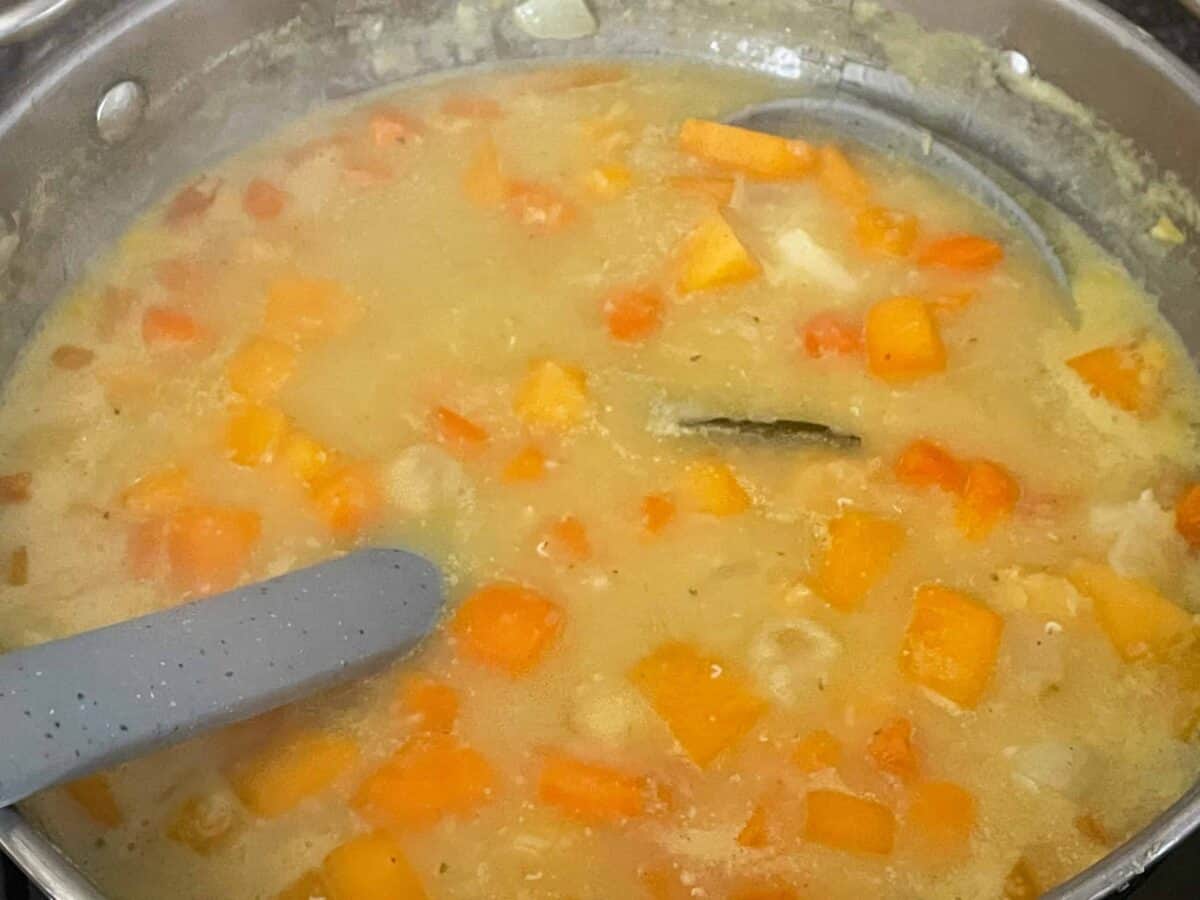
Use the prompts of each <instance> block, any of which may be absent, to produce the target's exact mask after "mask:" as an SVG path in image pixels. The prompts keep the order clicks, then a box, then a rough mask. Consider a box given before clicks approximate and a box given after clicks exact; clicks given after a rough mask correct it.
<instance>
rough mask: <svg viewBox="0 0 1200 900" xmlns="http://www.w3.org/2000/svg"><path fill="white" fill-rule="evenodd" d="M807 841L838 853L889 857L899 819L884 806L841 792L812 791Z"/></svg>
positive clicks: (808, 811)
mask: <svg viewBox="0 0 1200 900" xmlns="http://www.w3.org/2000/svg"><path fill="white" fill-rule="evenodd" d="M805 803H806V806H807V812H806V815H805V818H804V838H805V840H809V841H813V842H814V843H817V844H824V845H825V846H826V847H832V848H833V849H835V850H846V851H849V852H851V853H871V854H877V855H880V856H886V855H888V854H889V853H891V852H892V847H893V845H894V844H895V840H896V817H895V816H894V815H893V814H892V811H891V810H890V809H888V808H887V807H886V806H884V805H883V804H882V803H876V802H875V801H874V800H868V799H866V798H865V797H855V796H854V795H853V794H845V793H842V792H841V791H824V790H822V791H809V792H808V796H807V798H806V800H805Z"/></svg>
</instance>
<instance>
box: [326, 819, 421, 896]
mask: <svg viewBox="0 0 1200 900" xmlns="http://www.w3.org/2000/svg"><path fill="white" fill-rule="evenodd" d="M319 883H320V886H321V889H322V890H321V893H320V894H317V895H316V897H317V898H320V900H426V896H427V895H426V894H425V888H424V887H423V886H422V884H421V879H420V878H419V877H418V876H417V873H416V872H415V871H414V870H413V867H412V865H411V864H410V863H409V861H408V857H406V856H405V855H404V850H403V848H402V847H401V846H400V844H398V843H397V842H396V839H395V838H393V837H391V836H390V835H388V834H385V833H384V832H381V831H379V832H375V833H373V834H360V835H358V836H357V837H353V838H351V839H350V840H348V841H346V842H345V843H344V844H340V845H339V846H337V847H335V848H334V849H333V850H331V851H330V852H329V855H327V856H326V857H325V860H324V862H322V863H321V876H320V882H319Z"/></svg>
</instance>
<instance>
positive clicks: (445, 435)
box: [433, 406, 488, 458]
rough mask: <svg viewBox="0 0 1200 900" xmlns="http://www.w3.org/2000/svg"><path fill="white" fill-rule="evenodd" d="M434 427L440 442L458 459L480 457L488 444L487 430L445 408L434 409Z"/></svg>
mask: <svg viewBox="0 0 1200 900" xmlns="http://www.w3.org/2000/svg"><path fill="white" fill-rule="evenodd" d="M433 427H434V430H435V431H436V433H437V438H438V441H439V442H440V443H441V444H442V445H443V446H444V447H446V448H447V449H448V450H449V451H450V452H451V453H453V454H454V455H455V456H458V457H463V458H468V457H472V456H478V455H479V454H480V453H482V452H483V448H484V447H486V446H487V443H488V432H487V429H486V428H484V427H483V426H482V425H476V424H475V423H474V422H472V421H471V420H470V419H468V418H467V417H466V416H462V415H459V414H458V413H456V412H455V411H454V410H452V409H449V408H448V407H445V406H439V407H437V408H436V409H434V411H433Z"/></svg>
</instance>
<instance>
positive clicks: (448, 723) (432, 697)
mask: <svg viewBox="0 0 1200 900" xmlns="http://www.w3.org/2000/svg"><path fill="white" fill-rule="evenodd" d="M400 699H401V703H402V705H403V707H404V710H405V712H406V713H407V714H408V715H409V716H411V717H412V718H413V719H414V720H415V722H416V726H417V728H418V729H419V730H421V731H429V732H434V733H437V734H449V733H450V732H451V731H453V730H454V723H455V722H456V721H457V719H458V691H456V690H455V689H454V688H452V687H451V686H450V685H448V684H446V683H445V682H442V681H438V680H436V679H434V678H431V677H429V676H428V675H422V674H416V675H410V676H409V677H407V678H405V679H404V682H403V683H402V684H401V685H400Z"/></svg>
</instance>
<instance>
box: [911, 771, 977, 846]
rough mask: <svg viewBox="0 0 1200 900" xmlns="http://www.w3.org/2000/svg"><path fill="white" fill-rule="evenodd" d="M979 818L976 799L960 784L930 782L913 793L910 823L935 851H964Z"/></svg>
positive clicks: (914, 789) (923, 784)
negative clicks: (977, 817) (977, 816)
mask: <svg viewBox="0 0 1200 900" xmlns="http://www.w3.org/2000/svg"><path fill="white" fill-rule="evenodd" d="M975 818H976V813H975V797H974V796H973V795H972V794H971V792H970V791H968V790H966V789H965V788H962V787H959V786H958V785H957V784H952V783H950V782H949V781H926V782H923V783H922V784H918V785H917V786H916V787H914V788H913V790H912V796H911V798H910V800H909V806H908V821H909V823H910V824H911V825H912V826H913V827H914V828H915V829H916V830H917V831H918V832H919V834H920V835H921V837H922V838H923V839H924V840H925V841H926V843H928V844H931V845H932V846H933V848H934V849H937V850H940V851H943V852H956V851H960V850H962V849H963V848H964V847H965V846H966V844H967V841H968V840H969V839H970V837H971V831H972V830H973V829H974V828H975Z"/></svg>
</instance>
